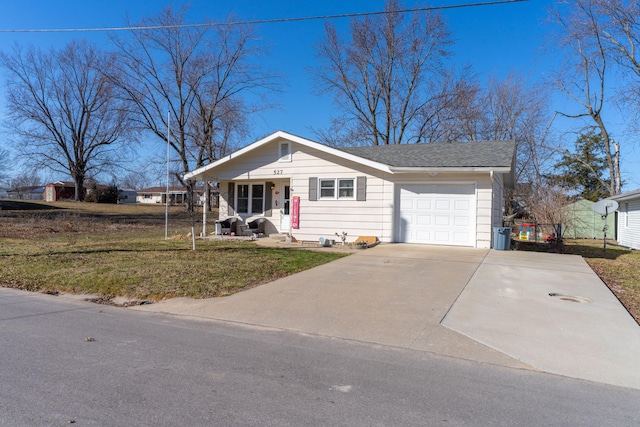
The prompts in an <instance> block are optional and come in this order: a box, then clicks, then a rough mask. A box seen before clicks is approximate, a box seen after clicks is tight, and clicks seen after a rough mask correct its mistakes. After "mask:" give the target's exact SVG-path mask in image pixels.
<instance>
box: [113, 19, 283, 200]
mask: <svg viewBox="0 0 640 427" xmlns="http://www.w3.org/2000/svg"><path fill="white" fill-rule="evenodd" d="M185 13H186V9H182V10H180V11H175V10H174V9H172V8H167V9H165V10H164V11H163V12H161V13H160V14H159V15H157V16H154V17H152V18H150V19H148V20H145V21H143V22H142V23H141V25H140V26H148V27H150V28H148V29H144V30H135V31H132V32H131V34H130V37H129V38H125V39H123V38H119V37H116V36H113V37H112V40H113V42H114V43H115V45H116V47H117V49H118V51H119V69H120V71H121V76H122V79H121V80H120V81H119V82H118V84H119V86H120V87H121V89H122V90H123V92H124V94H125V97H126V98H127V99H128V100H130V101H132V102H133V103H134V105H135V113H136V122H137V125H138V126H139V128H140V129H142V130H146V131H150V132H151V133H153V134H154V135H156V136H157V137H158V138H160V139H161V140H162V141H167V138H168V139H169V144H170V146H171V148H172V150H173V151H174V152H175V153H177V154H178V158H179V161H180V164H181V166H180V171H179V172H178V173H177V175H176V178H177V179H178V180H179V181H180V182H181V183H182V184H183V185H184V186H185V187H186V189H187V193H188V197H187V199H188V200H187V204H188V208H189V210H190V211H193V202H194V199H193V197H194V188H195V182H193V181H184V180H183V179H182V174H184V173H185V172H188V171H189V170H192V169H193V168H197V167H199V166H202V165H203V164H204V162H205V161H212V160H215V159H217V158H218V157H219V156H222V155H225V154H226V151H227V147H228V146H229V144H231V143H232V142H233V141H234V137H235V136H238V135H242V133H243V131H244V129H245V128H244V126H245V125H246V123H247V118H248V115H249V113H251V112H255V111H257V110H259V109H261V108H265V105H266V104H264V103H260V102H258V103H257V104H256V105H249V103H248V102H247V101H246V99H245V98H244V97H248V96H254V95H255V97H256V98H258V99H260V97H259V95H260V94H262V93H263V91H264V89H269V88H272V86H270V85H271V84H272V83H273V76H271V75H269V74H267V73H265V72H262V71H261V69H260V68H259V67H258V66H256V65H255V59H256V58H257V57H259V56H260V55H261V54H262V53H263V50H262V49H261V48H260V47H259V46H256V45H255V44H254V39H255V37H254V36H253V33H252V29H251V28H250V27H247V26H242V25H224V24H220V25H213V24H212V25H210V26H197V27H194V26H187V25H184V24H185V23H186V22H185ZM167 110H168V114H167ZM169 124H170V127H171V131H170V133H169V135H167V129H168V125H169Z"/></svg>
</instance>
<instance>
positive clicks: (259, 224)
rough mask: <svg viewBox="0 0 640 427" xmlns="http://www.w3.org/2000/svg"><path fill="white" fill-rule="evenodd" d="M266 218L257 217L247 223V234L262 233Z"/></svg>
mask: <svg viewBox="0 0 640 427" xmlns="http://www.w3.org/2000/svg"><path fill="white" fill-rule="evenodd" d="M266 222H267V220H266V218H257V219H254V220H253V221H250V222H249V223H247V233H248V234H258V235H264V229H265V226H266Z"/></svg>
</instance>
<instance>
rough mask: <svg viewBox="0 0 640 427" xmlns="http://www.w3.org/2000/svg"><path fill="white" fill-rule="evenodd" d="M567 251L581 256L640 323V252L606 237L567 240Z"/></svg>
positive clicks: (565, 249) (565, 245) (565, 243)
mask: <svg viewBox="0 0 640 427" xmlns="http://www.w3.org/2000/svg"><path fill="white" fill-rule="evenodd" d="M564 253H568V254H576V255H581V256H582V257H583V258H584V259H585V261H586V262H587V264H589V266H590V267H591V268H592V269H593V271H595V272H596V274H598V276H600V278H601V279H602V281H603V282H604V283H606V284H607V286H608V287H609V289H611V291H612V292H613V293H614V294H615V295H616V296H617V297H618V299H619V300H620V302H622V304H623V305H624V306H625V307H626V308H627V310H629V313H631V315H632V316H633V317H634V318H635V319H636V321H637V322H638V323H639V324H640V252H639V251H634V250H631V249H627V248H623V247H621V246H617V245H615V244H609V243H608V244H607V250H606V252H605V251H604V250H603V244H602V240H587V239H585V240H567V241H565V242H564Z"/></svg>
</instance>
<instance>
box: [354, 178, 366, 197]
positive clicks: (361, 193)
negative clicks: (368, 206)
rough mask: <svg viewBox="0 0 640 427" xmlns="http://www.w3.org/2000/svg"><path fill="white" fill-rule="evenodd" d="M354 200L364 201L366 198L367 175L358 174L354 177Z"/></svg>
mask: <svg viewBox="0 0 640 427" xmlns="http://www.w3.org/2000/svg"><path fill="white" fill-rule="evenodd" d="M356 200H357V201H359V202H364V201H365V200H367V177H366V176H359V177H357V178H356Z"/></svg>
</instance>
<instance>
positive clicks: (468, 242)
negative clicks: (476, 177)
mask: <svg viewBox="0 0 640 427" xmlns="http://www.w3.org/2000/svg"><path fill="white" fill-rule="evenodd" d="M474 200H475V185H473V184H465V185H460V184H455V185H454V184H442V185H439V184H428V185H425V184H416V185H403V186H401V187H400V203H399V212H398V215H397V218H398V223H397V231H398V239H397V240H398V241H400V242H405V243H428V244H436V245H456V246H475V235H474V234H475V233H474V231H475V203H474Z"/></svg>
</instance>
